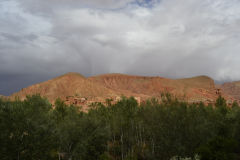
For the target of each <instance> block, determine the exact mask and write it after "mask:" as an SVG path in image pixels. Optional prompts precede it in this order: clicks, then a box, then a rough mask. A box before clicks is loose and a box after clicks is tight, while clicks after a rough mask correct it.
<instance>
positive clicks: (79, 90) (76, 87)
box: [11, 73, 115, 103]
mask: <svg viewBox="0 0 240 160" xmlns="http://www.w3.org/2000/svg"><path fill="white" fill-rule="evenodd" d="M38 93H39V94H40V95H41V96H44V97H47V98H48V99H49V101H50V102H52V103H53V102H54V101H55V100H56V99H57V98H61V99H65V98H66V97H68V96H78V97H86V98H94V97H98V96H100V97H103V98H105V97H111V96H115V93H114V92H112V91H111V90H110V89H107V88H105V87H104V86H101V85H98V84H95V83H94V82H91V81H88V80H87V79H86V78H85V77H83V76H82V75H81V74H79V73H67V74H65V75H62V76H59V77H57V78H54V79H52V80H48V81H46V82H42V83H39V84H35V85H32V86H29V87H27V88H24V89H22V90H21V91H19V92H17V93H14V94H13V95H11V98H14V97H19V98H20V99H21V100H22V99H24V98H25V97H26V95H33V94H38Z"/></svg>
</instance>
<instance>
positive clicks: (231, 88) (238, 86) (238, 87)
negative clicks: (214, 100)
mask: <svg viewBox="0 0 240 160" xmlns="http://www.w3.org/2000/svg"><path fill="white" fill-rule="evenodd" d="M220 87H221V89H222V91H223V92H224V93H225V94H227V95H229V96H231V97H233V98H234V99H237V100H240V81H236V82H228V83H224V84H223V85H221V86H220Z"/></svg>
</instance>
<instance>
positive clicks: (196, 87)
mask: <svg viewBox="0 0 240 160" xmlns="http://www.w3.org/2000/svg"><path fill="white" fill-rule="evenodd" d="M88 79H89V80H90V81H92V82H96V83H98V84H101V85H104V86H105V87H107V88H109V89H112V90H114V91H117V92H121V93H126V94H131V93H132V94H143V95H147V96H149V97H152V96H154V97H160V96H161V94H162V93H163V92H169V93H171V94H174V95H176V96H177V97H179V98H180V97H185V98H186V100H191V101H192V100H196V101H197V100H199V101H200V100H205V99H213V100H214V99H216V97H217V95H216V92H215V85H214V81H213V80H212V79H211V78H209V77H206V76H199V77H193V78H186V79H177V80H173V79H167V78H162V77H144V76H130V75H124V74H106V75H99V76H94V77H90V78H88Z"/></svg>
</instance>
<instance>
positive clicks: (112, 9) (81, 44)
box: [0, 0, 240, 94]
mask: <svg viewBox="0 0 240 160" xmlns="http://www.w3.org/2000/svg"><path fill="white" fill-rule="evenodd" d="M239 41H240V1H238V0H203V1H198V0H185V1H178V0H161V1H159V0H138V1H136V0H121V1H119V0H89V1H85V0H78V1H76V0H68V1H66V0H21V1H20V0H8V1H1V2H0V79H1V80H0V93H1V92H2V94H4V93H5V94H9V93H10V92H6V90H7V89H8V88H9V86H11V85H10V84H12V86H13V87H14V88H15V89H16V90H17V89H20V88H23V87H26V86H27V85H30V84H32V83H36V82H38V81H37V80H45V79H48V78H51V77H54V76H57V75H60V74H63V73H66V72H69V71H71V72H80V73H82V74H84V75H85V76H91V75H95V74H101V73H109V72H120V73H130V74H141V75H159V76H165V77H170V78H182V77H191V76H196V75H208V76H211V77H212V78H214V79H215V80H218V81H225V80H239V79H240V73H239V69H240V64H239V61H240V55H239V50H240V44H239ZM7 75H8V76H7ZM9 75H10V76H9ZM14 75H16V76H15V77H14ZM6 77H8V78H6ZM19 77H24V78H19ZM29 77H31V78H29ZM33 77H36V78H33ZM6 79H8V80H6ZM13 79H16V81H15V80H13ZM17 79H19V80H17ZM23 79H24V80H23ZM26 79H29V80H26ZM1 90H2V91H1ZM9 90H11V92H12V91H16V90H14V89H13V90H12V89H9Z"/></svg>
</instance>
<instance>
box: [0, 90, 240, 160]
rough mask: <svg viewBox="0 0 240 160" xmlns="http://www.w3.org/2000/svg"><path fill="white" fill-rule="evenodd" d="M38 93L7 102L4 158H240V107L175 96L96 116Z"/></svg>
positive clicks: (1, 115) (1, 109)
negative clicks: (21, 99) (189, 100)
mask: <svg viewBox="0 0 240 160" xmlns="http://www.w3.org/2000/svg"><path fill="white" fill-rule="evenodd" d="M54 106H55V107H53V106H52V105H51V104H50V103H49V102H48V100H47V99H45V98H42V97H41V96H39V95H33V96H29V97H27V98H26V100H24V101H19V100H15V101H8V100H0V159H1V160H170V159H181V158H180V157H182V158H183V157H188V158H189V159H195V158H194V157H198V158H196V159H202V160H238V159H240V107H239V106H238V104H237V103H234V104H233V106H232V107H229V106H227V104H226V101H225V100H224V99H223V98H222V97H219V98H218V99H217V101H216V104H214V105H204V103H199V104H189V103H187V102H180V101H178V100H177V99H174V98H172V97H171V96H170V95H165V96H163V98H162V100H161V102H159V101H158V100H157V99H154V98H153V99H151V100H149V101H147V102H146V103H145V104H142V105H140V106H139V105H138V103H137V102H136V100H135V99H134V98H123V99H122V100H121V101H119V102H118V103H116V104H113V105H112V104H111V103H108V106H104V105H102V104H97V105H93V106H92V108H91V109H90V110H89V112H87V113H85V112H81V111H79V108H78V107H76V106H67V105H65V104H64V102H62V101H61V100H59V99H58V100H56V102H55V105H54Z"/></svg>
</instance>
